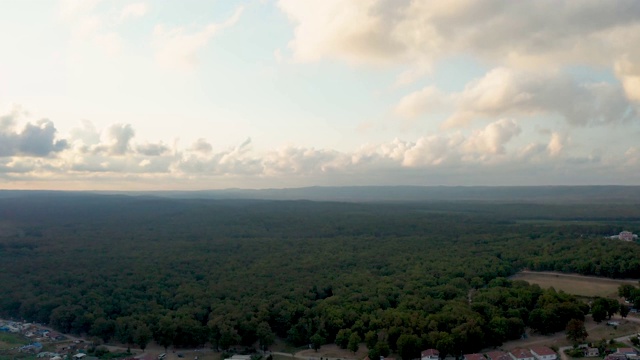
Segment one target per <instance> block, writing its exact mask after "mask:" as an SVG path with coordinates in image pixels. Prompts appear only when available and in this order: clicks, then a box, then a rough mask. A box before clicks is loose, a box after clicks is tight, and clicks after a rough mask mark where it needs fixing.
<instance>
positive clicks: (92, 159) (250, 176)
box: [0, 113, 638, 188]
mask: <svg viewBox="0 0 640 360" xmlns="http://www.w3.org/2000/svg"><path fill="white" fill-rule="evenodd" d="M12 114H13V113H12ZM16 114H17V113H16ZM0 124H2V131H0V137H1V138H0V153H1V154H2V157H0V173H1V174H2V175H1V176H3V177H5V178H11V177H12V178H17V177H20V178H21V179H25V181H27V180H29V179H31V180H34V179H40V180H43V179H53V178H55V179H58V180H60V181H73V182H74V183H75V182H78V181H80V182H82V181H86V182H87V183H95V184H96V187H98V186H103V185H99V182H100V181H105V182H106V181H108V183H109V184H115V183H119V182H122V181H128V182H135V181H140V182H141V183H147V182H148V183H154V181H155V182H156V184H157V183H158V182H159V181H160V180H159V179H163V180H165V181H168V182H170V183H171V184H175V183H179V182H184V183H183V184H186V182H189V181H197V182H198V183H199V184H204V185H202V186H203V187H205V188H206V187H207V186H206V184H214V182H215V181H220V180H221V179H224V181H225V182H224V183H225V184H234V181H237V186H242V184H247V181H250V182H252V183H253V184H255V185H256V186H262V187H265V186H269V185H265V184H271V186H273V185H276V184H289V185H292V184H293V185H297V186H302V185H311V184H320V183H323V184H336V181H337V180H336V179H342V180H340V181H345V184H346V183H349V181H353V179H359V181H360V183H362V182H367V183H385V184H389V183H392V184H406V183H412V182H414V181H415V182H416V183H420V181H425V180H424V179H426V178H425V176H427V175H428V176H429V177H430V179H440V180H438V181H445V180H447V179H449V180H450V181H454V183H455V184H461V183H462V184H478V183H479V182H478V181H476V179H479V178H478V177H477V176H480V175H481V174H485V173H491V176H493V179H495V174H503V175H505V174H506V175H510V176H513V175H514V174H516V175H517V176H519V177H520V178H519V179H521V181H526V180H527V177H526V176H523V175H522V174H523V173H531V172H536V173H538V172H540V173H543V172H544V171H545V170H552V169H554V168H562V169H567V173H571V172H570V171H569V170H571V169H573V171H576V172H578V171H583V170H584V169H587V168H593V169H598V168H604V167H606V166H611V163H613V162H615V161H611V160H608V159H612V157H610V156H609V157H608V155H607V154H608V153H607V152H604V153H601V152H596V153H591V154H587V155H585V154H580V153H574V152H572V151H573V150H574V149H575V147H574V146H573V144H571V142H570V137H569V134H568V133H563V132H558V131H556V130H553V129H551V130H550V131H549V132H546V133H538V134H536V135H535V136H536V138H537V139H536V140H534V141H532V142H531V143H529V144H527V145H524V146H523V145H521V142H520V140H521V138H523V136H521V135H522V133H523V128H522V127H521V126H520V123H519V122H517V121H515V120H513V119H509V118H505V119H500V120H496V121H493V122H491V123H489V124H487V125H486V126H481V127H478V128H475V129H471V130H468V131H464V130H456V131H450V132H439V133H430V134H424V135H423V136H419V137H417V138H416V139H413V140H403V139H394V140H391V141H388V142H382V143H377V144H367V145H364V146H362V147H361V148H359V149H356V150H353V151H336V150H332V149H323V148H311V147H304V146H286V147H283V148H279V149H273V150H268V151H266V152H257V151H255V150H254V149H253V148H252V141H251V139H250V138H247V139H246V140H244V141H242V142H239V143H238V144H237V145H234V146H229V147H228V148H227V149H224V150H222V151H214V149H213V146H212V145H211V144H210V143H209V142H208V141H207V140H205V139H198V140H197V141H195V142H194V143H193V144H190V145H188V146H186V147H184V148H181V149H179V148H177V146H176V148H175V149H173V151H170V149H169V147H168V146H167V145H165V143H163V142H158V143H149V142H138V141H137V140H136V139H137V138H136V136H135V135H136V131H135V130H134V128H133V127H132V126H131V125H129V124H115V125H112V126H110V127H107V128H106V129H103V130H100V131H98V130H96V129H95V127H94V126H93V124H91V123H90V122H87V121H85V122H83V123H82V124H81V126H80V127H78V128H76V129H74V131H73V134H74V135H72V136H71V137H70V138H69V141H66V140H59V139H57V138H56V137H55V134H56V131H55V126H54V125H53V123H52V122H50V121H48V120H42V121H40V122H36V123H26V125H24V126H21V125H19V123H18V121H17V119H16V116H14V115H11V114H10V115H6V116H3V117H0ZM100 135H102V136H100ZM529 135H531V134H529ZM7 144H9V145H7ZM568 145H572V146H571V147H570V146H568ZM63 150H64V151H63ZM621 151H622V152H623V153H624V151H626V153H624V154H623V153H621V154H619V156H627V158H628V159H629V163H635V162H633V161H637V158H638V150H637V148H633V147H632V148H628V147H627V148H625V149H622V150H621ZM52 154H56V156H50V155H52ZM613 158H615V156H614V157H613ZM634 159H636V160H634ZM607 161H608V162H607ZM627 168H628V167H627ZM624 171H626V170H625V169H621V170H620V173H624ZM603 173H606V172H603ZM436 176H437V177H436ZM469 176H471V177H469ZM491 176H489V175H487V177H486V178H485V180H487V181H488V180H489V179H490V178H491ZM501 179H504V178H501ZM208 181H209V182H208ZM433 181H435V180H433ZM215 183H217V182H215ZM445 183H446V182H445ZM260 184H262V185H260ZM494 184H495V183H494Z"/></svg>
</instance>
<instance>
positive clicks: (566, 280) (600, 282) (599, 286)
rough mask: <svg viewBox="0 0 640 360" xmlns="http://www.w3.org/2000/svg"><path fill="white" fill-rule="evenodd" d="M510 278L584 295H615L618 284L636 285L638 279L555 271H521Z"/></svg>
mask: <svg viewBox="0 0 640 360" xmlns="http://www.w3.org/2000/svg"><path fill="white" fill-rule="evenodd" d="M511 278H512V279H513V280H524V281H526V282H528V283H530V284H538V285H540V287H541V288H544V289H546V288H550V287H553V288H554V289H556V290H562V291H564V292H566V293H569V294H573V295H577V296H586V297H594V296H601V297H617V294H618V287H619V286H620V285H622V284H631V285H638V280H619V279H608V278H601V277H596V276H584V275H577V274H563V273H556V272H535V271H521V272H519V273H517V274H515V275H514V276H512V277H511Z"/></svg>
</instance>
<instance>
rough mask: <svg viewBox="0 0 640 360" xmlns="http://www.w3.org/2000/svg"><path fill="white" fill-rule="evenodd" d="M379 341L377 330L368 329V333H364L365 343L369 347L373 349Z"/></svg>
mask: <svg viewBox="0 0 640 360" xmlns="http://www.w3.org/2000/svg"><path fill="white" fill-rule="evenodd" d="M377 342H378V334H377V333H376V332H375V331H368V332H367V333H366V334H364V343H365V344H366V345H367V349H369V350H371V349H373V347H374V346H376V343H377ZM369 358H371V357H369Z"/></svg>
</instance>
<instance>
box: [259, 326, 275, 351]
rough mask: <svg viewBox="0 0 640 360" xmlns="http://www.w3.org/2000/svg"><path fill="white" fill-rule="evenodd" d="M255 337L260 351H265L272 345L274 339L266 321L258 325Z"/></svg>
mask: <svg viewBox="0 0 640 360" xmlns="http://www.w3.org/2000/svg"><path fill="white" fill-rule="evenodd" d="M256 335H257V336H258V340H259V341H260V348H261V349H262V350H266V349H267V348H268V347H269V345H271V344H273V342H274V340H275V339H276V336H275V334H274V333H273V331H271V327H270V326H269V323H267V322H266V321H264V322H261V323H260V324H258V328H257V329H256Z"/></svg>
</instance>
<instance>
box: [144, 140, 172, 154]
mask: <svg viewBox="0 0 640 360" xmlns="http://www.w3.org/2000/svg"><path fill="white" fill-rule="evenodd" d="M136 150H137V152H138V153H140V154H142V155H146V156H160V155H162V154H165V153H167V152H168V151H169V147H168V146H167V145H165V144H162V143H159V144H153V143H146V144H142V145H138V147H137V149H136Z"/></svg>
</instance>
